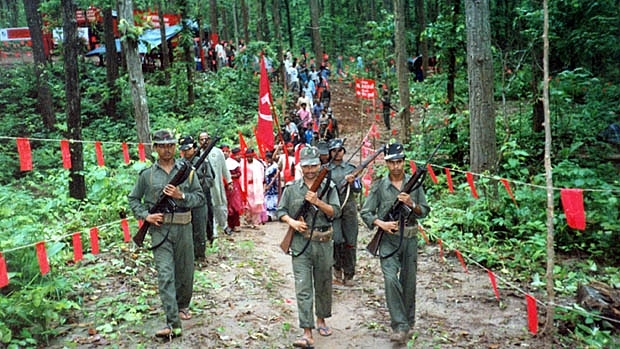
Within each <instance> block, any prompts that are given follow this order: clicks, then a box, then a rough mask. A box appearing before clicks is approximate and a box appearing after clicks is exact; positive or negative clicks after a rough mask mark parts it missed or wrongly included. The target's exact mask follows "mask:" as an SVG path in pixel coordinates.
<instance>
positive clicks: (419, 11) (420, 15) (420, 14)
mask: <svg viewBox="0 0 620 349" xmlns="http://www.w3.org/2000/svg"><path fill="white" fill-rule="evenodd" d="M415 5H416V11H415V12H416V18H417V21H418V25H419V29H420V34H422V33H423V32H424V31H425V30H426V12H425V11H424V1H422V0H416V2H415ZM418 37H420V35H418ZM420 48H421V49H422V72H423V73H422V74H423V76H425V77H426V73H427V72H428V40H426V39H425V38H424V37H421V39H420Z"/></svg>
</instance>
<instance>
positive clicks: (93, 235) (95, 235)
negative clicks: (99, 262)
mask: <svg viewBox="0 0 620 349" xmlns="http://www.w3.org/2000/svg"><path fill="white" fill-rule="evenodd" d="M90 253H92V254H99V229H98V228H97V227H93V228H90Z"/></svg>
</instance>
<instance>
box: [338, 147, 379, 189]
mask: <svg viewBox="0 0 620 349" xmlns="http://www.w3.org/2000/svg"><path fill="white" fill-rule="evenodd" d="M384 151H385V146H382V147H380V148H379V149H377V151H376V152H375V153H374V154H372V155H371V156H369V157H368V158H367V159H366V160H364V161H362V163H361V164H359V165H357V167H356V168H355V169H354V170H353V171H351V173H349V174H352V175H353V176H355V177H357V175H359V174H360V173H361V172H362V171H363V170H364V169H365V168H366V167H367V166H368V165H370V163H371V162H373V161H374V160H375V159H376V158H377V156H379V155H380V154H381V153H383V152H384ZM345 177H346V176H345ZM348 184H349V182H348V181H347V179H346V178H343V179H342V180H341V181H340V183H338V193H339V194H340V195H343V194H344V192H345V191H346V190H347V186H348Z"/></svg>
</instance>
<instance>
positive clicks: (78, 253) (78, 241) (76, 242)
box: [71, 232, 84, 263]
mask: <svg viewBox="0 0 620 349" xmlns="http://www.w3.org/2000/svg"><path fill="white" fill-rule="evenodd" d="M71 239H72V240H73V261H74V262H76V263H77V262H79V261H81V260H82V258H83V257H84V253H83V252H82V233H80V232H77V233H73V235H72V236H71Z"/></svg>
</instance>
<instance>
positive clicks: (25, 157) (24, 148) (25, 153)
mask: <svg viewBox="0 0 620 349" xmlns="http://www.w3.org/2000/svg"><path fill="white" fill-rule="evenodd" d="M16 141H17V152H18V153H19V169H20V170H21V171H32V152H31V151H30V141H29V140H28V138H17V140H16Z"/></svg>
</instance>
